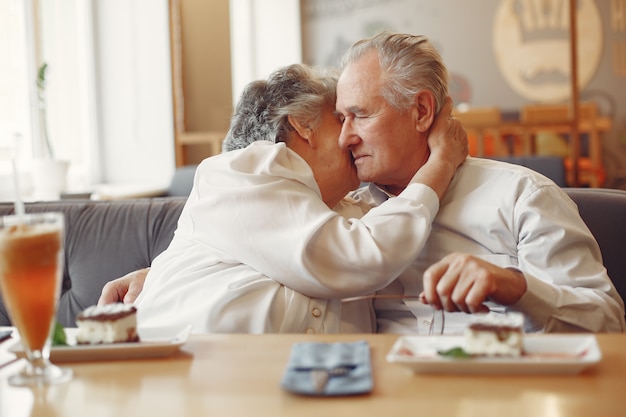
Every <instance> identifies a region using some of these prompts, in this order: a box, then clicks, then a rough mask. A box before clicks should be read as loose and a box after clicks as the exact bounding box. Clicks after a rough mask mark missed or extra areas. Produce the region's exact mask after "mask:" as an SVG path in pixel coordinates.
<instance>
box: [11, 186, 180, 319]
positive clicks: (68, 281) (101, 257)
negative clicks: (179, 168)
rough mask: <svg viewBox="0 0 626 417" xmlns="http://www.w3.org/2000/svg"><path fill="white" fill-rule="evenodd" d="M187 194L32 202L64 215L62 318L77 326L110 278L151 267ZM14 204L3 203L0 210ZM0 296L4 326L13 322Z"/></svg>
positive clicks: (169, 237)
mask: <svg viewBox="0 0 626 417" xmlns="http://www.w3.org/2000/svg"><path fill="white" fill-rule="evenodd" d="M185 201H186V198H174V197H171V198H158V199H142V200H123V201H90V200H75V201H64V200H63V201H57V202H49V203H31V204H27V205H26V211H27V212H43V211H60V212H62V213H64V215H65V266H64V272H63V288H62V292H61V298H60V300H59V307H58V312H57V319H58V321H59V322H60V323H61V324H62V325H63V326H66V327H74V326H75V317H76V315H77V314H78V313H79V312H80V311H82V310H83V309H84V308H86V307H88V306H90V305H92V304H95V303H96V302H97V301H98V298H99V297H100V292H101V290H102V287H103V286H104V284H105V283H107V282H108V281H110V280H112V279H115V278H118V277H121V276H123V275H125V274H127V273H128V272H130V271H134V270H136V269H140V268H145V267H147V266H149V265H150V264H151V262H152V260H153V259H154V258H155V257H156V256H157V255H158V254H159V253H161V252H162V251H163V250H165V248H167V246H168V245H169V243H170V241H171V240H172V237H173V236H174V231H175V230H176V226H177V223H178V217H179V216H180V212H181V211H182V208H183V206H184V204H185ZM12 213H13V206H12V205H10V204H0V215H6V214H12ZM9 324H10V321H9V318H8V316H7V313H6V309H5V307H4V303H3V301H1V300H0V325H9Z"/></svg>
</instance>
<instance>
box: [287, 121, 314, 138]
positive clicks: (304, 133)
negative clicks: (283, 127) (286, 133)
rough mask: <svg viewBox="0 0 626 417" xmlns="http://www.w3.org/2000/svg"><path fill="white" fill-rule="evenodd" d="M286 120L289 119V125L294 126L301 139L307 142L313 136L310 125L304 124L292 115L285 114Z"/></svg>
mask: <svg viewBox="0 0 626 417" xmlns="http://www.w3.org/2000/svg"><path fill="white" fill-rule="evenodd" d="M287 121H289V124H290V125H291V127H293V128H294V130H295V131H296V132H297V133H298V135H299V136H300V137H301V138H302V139H304V140H306V141H307V142H310V141H311V139H312V137H313V130H312V129H311V128H310V127H308V126H304V125H303V124H302V123H300V122H299V121H298V120H296V119H295V118H294V117H293V116H292V115H289V116H287Z"/></svg>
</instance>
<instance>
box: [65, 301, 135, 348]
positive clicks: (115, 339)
mask: <svg viewBox="0 0 626 417" xmlns="http://www.w3.org/2000/svg"><path fill="white" fill-rule="evenodd" d="M76 325H77V327H78V332H77V334H76V343H78V344H99V343H125V342H138V341H139V334H138V333H137V308H136V307H135V306H133V305H131V304H123V303H115V304H107V305H104V306H91V307H88V308H86V309H85V310H83V311H82V312H81V313H80V314H79V315H78V316H77V317H76Z"/></svg>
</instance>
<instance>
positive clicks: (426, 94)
mask: <svg viewBox="0 0 626 417" xmlns="http://www.w3.org/2000/svg"><path fill="white" fill-rule="evenodd" d="M413 110H414V114H415V116H414V117H415V129H417V131H418V132H427V131H428V129H430V126H431V125H432V124H433V121H434V120H435V112H436V111H437V104H436V101H435V96H434V95H433V93H432V92H431V91H430V90H420V91H419V92H418V93H417V94H416V95H415V107H413Z"/></svg>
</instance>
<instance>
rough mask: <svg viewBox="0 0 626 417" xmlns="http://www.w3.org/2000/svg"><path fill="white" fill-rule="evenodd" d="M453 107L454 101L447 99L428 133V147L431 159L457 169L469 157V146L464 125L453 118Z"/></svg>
mask: <svg viewBox="0 0 626 417" xmlns="http://www.w3.org/2000/svg"><path fill="white" fill-rule="evenodd" d="M452 107H453V106H452V99H451V98H450V97H446V100H445V102H444V104H443V107H442V108H441V111H440V112H439V114H438V115H437V117H436V118H435V121H434V123H433V125H432V126H431V128H430V131H429V133H428V147H429V148H430V153H431V158H432V157H434V158H439V159H442V160H446V161H448V162H450V163H451V164H452V166H453V167H454V169H456V168H458V167H459V165H461V164H462V163H463V162H464V161H465V159H466V158H467V156H468V155H469V145H468V141H467V132H465V129H463V125H462V124H461V122H460V121H459V120H458V119H456V118H455V117H453V116H452Z"/></svg>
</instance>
